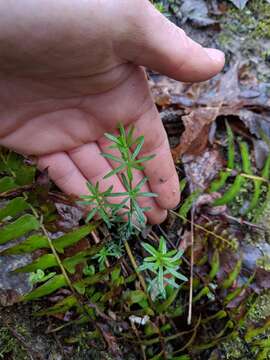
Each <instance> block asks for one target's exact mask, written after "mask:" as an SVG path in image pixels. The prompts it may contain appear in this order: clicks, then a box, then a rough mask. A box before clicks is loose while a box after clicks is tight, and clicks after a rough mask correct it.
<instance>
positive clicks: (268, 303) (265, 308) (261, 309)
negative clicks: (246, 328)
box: [247, 291, 270, 323]
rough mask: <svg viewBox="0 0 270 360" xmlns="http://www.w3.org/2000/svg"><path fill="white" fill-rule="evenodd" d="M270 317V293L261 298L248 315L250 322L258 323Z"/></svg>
mask: <svg viewBox="0 0 270 360" xmlns="http://www.w3.org/2000/svg"><path fill="white" fill-rule="evenodd" d="M268 317H270V291H267V292H265V293H264V294H263V295H261V296H259V297H258V298H257V299H256V301H255V303H254V304H253V306H252V307H251V309H250V311H249V313H248V318H247V320H248V321H252V322H254V323H257V322H259V321H261V320H265V319H267V318H268Z"/></svg>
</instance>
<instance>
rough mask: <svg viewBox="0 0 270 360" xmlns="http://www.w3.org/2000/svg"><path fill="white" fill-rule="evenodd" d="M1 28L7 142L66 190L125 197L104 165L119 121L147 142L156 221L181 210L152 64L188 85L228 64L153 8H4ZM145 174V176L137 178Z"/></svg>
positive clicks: (123, 0)
mask: <svg viewBox="0 0 270 360" xmlns="http://www.w3.org/2000/svg"><path fill="white" fill-rule="evenodd" d="M0 10H1V14H4V15H3V16H2V20H1V24H0V52H1V59H0V90H1V91H0V144H1V145H3V146H6V147H8V148H10V149H12V150H15V151H17V152H19V153H22V154H27V155H35V156H37V159H38V166H39V167H40V168H42V169H44V168H48V171H49V176H50V177H51V179H52V180H53V181H54V182H55V183H56V184H57V185H58V186H59V187H60V188H61V189H62V190H63V191H65V192H67V193H72V194H75V195H82V194H87V193H88V190H87V188H86V181H90V182H92V183H96V182H97V181H99V182H100V188H101V190H105V189H107V188H108V187H109V186H111V185H113V186H114V191H117V192H121V191H124V188H123V185H122V183H121V181H120V179H119V177H117V176H116V175H115V176H114V177H111V178H108V179H106V180H104V179H103V176H104V175H105V174H106V173H108V172H109V171H110V170H111V169H112V167H114V166H115V165H116V164H114V163H113V162H109V161H108V160H106V159H104V158H103V157H102V156H101V155H100V152H101V151H104V150H105V151H106V152H108V150H107V146H108V141H107V140H106V139H105V138H104V136H103V134H104V133H105V132H113V131H115V129H116V127H117V124H118V123H119V122H121V123H123V124H124V125H125V126H129V125H132V124H133V125H134V126H135V129H136V131H135V134H134V136H138V135H144V137H145V144H144V147H143V150H142V156H145V155H146V154H147V155H148V154H156V156H155V158H154V159H153V160H151V161H149V162H148V163H146V164H145V171H144V173H145V175H146V176H147V177H148V178H149V183H148V184H147V185H145V188H144V189H143V191H149V188H150V189H151V191H152V192H155V193H157V194H158V195H159V197H158V198H156V199H152V198H143V199H141V200H140V201H141V206H150V207H151V208H152V210H151V211H149V212H148V213H147V214H146V215H147V217H148V220H149V221H150V222H151V223H159V222H161V221H163V220H164V219H165V217H166V213H167V211H166V209H169V208H173V207H175V206H176V205H177V204H178V202H179V197H180V194H179V181H178V177H177V174H176V171H175V167H174V163H173V160H172V157H171V153H170V148H169V144H168V139H167V136H166V133H165V130H164V127H163V125H162V122H161V120H160V117H159V114H158V112H157V110H156V107H155V105H154V102H153V100H152V97H151V94H150V92H149V89H148V84H147V79H146V76H145V72H144V70H143V68H142V67H141V66H146V67H148V68H151V69H153V70H156V71H158V72H160V73H163V74H166V75H168V76H170V77H172V78H174V79H177V80H181V81H201V80H206V79H208V78H210V77H212V76H214V75H215V74H216V73H218V72H219V71H220V70H221V69H222V67H223V65H224V57H223V54H222V53H221V52H219V51H217V50H213V49H204V48H202V47H201V46H200V45H198V44H197V43H195V42H193V41H192V40H191V39H189V38H188V37H187V36H186V35H185V33H184V32H183V31H182V30H180V29H179V28H177V27H176V26H175V25H173V24H172V23H171V22H169V21H168V20H167V19H166V18H165V17H164V16H162V15H161V14H160V13H159V12H158V11H157V10H156V9H155V8H154V7H153V6H152V5H151V4H150V2H149V1H147V0H84V1H83V0H81V1H78V0H73V1H72V0H70V1H67V0H57V1H54V0H47V1H43V2H41V1H39V2H37V1H35V0H25V1H24V2H23V3H21V2H18V1H15V0H14V1H9V2H2V4H0ZM142 176H144V175H143V174H142V173H140V172H138V173H137V174H136V177H137V179H140V178H141V177H142Z"/></svg>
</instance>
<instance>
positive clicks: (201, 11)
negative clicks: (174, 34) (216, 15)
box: [180, 0, 217, 27]
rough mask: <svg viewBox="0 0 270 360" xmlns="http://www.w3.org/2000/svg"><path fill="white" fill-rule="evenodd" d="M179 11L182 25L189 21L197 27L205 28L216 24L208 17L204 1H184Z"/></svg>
mask: <svg viewBox="0 0 270 360" xmlns="http://www.w3.org/2000/svg"><path fill="white" fill-rule="evenodd" d="M180 11H181V13H182V16H183V18H182V22H183V23H185V22H186V21H187V20H190V21H191V22H192V24H193V25H194V26H197V27H206V26H209V25H214V24H216V23H217V21H216V20H214V19H211V18H210V17H209V16H208V8H207V5H206V2H205V1H204V0H184V1H183V2H182V6H181V8H180Z"/></svg>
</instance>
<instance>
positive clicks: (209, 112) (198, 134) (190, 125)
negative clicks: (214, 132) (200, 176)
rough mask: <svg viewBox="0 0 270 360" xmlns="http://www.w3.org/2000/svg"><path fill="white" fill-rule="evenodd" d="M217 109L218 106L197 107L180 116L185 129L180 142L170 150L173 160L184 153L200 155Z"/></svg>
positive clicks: (217, 111) (206, 141)
mask: <svg viewBox="0 0 270 360" xmlns="http://www.w3.org/2000/svg"><path fill="white" fill-rule="evenodd" d="M219 111H220V109H219V108H218V107H217V108H214V107H213V108H210V107H207V108H198V109H196V110H193V111H191V113H190V114H188V115H186V116H183V117H182V120H183V123H184V126H185V131H184V133H183V135H182V137H181V140H180V144H179V145H178V146H177V147H176V148H174V149H173V150H172V154H173V157H174V160H175V161H177V159H178V158H179V156H182V155H183V154H185V153H187V154H190V155H200V154H201V153H202V152H203V151H204V150H205V149H206V147H207V144H208V133H209V129H210V125H211V124H212V122H213V121H215V120H216V118H217V116H218V114H219Z"/></svg>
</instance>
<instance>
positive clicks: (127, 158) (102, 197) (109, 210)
mask: <svg viewBox="0 0 270 360" xmlns="http://www.w3.org/2000/svg"><path fill="white" fill-rule="evenodd" d="M134 130H135V129H134V127H131V128H130V129H129V130H128V131H126V130H125V129H124V127H123V126H122V125H119V135H118V136H115V135H112V134H105V136H106V137H107V139H108V140H110V142H111V143H112V145H110V146H109V148H108V149H113V150H117V151H118V152H119V154H120V156H115V155H112V154H110V153H102V155H103V156H104V158H106V159H108V160H111V161H114V162H115V163H118V164H119V165H118V166H117V167H116V168H115V169H114V170H112V171H110V172H109V173H108V174H106V175H105V176H104V179H107V178H109V177H111V176H114V175H116V174H118V175H119V176H120V177H121V180H122V183H123V185H124V187H125V190H126V191H124V192H120V193H118V192H114V191H113V187H110V188H109V189H107V190H106V191H104V192H100V191H99V184H98V183H97V184H95V185H94V184H88V189H89V191H90V195H87V196H83V199H84V201H83V204H85V205H89V206H93V209H92V210H91V211H90V213H89V215H88V217H87V219H88V220H91V219H92V218H93V217H94V216H95V215H96V214H98V215H99V216H100V217H101V218H102V219H103V221H104V222H105V223H106V224H107V226H108V227H109V228H110V227H111V226H112V224H113V223H117V224H122V226H121V232H122V234H126V235H125V237H126V238H128V237H129V236H130V235H131V234H132V233H133V230H134V221H135V222H137V223H138V224H139V225H140V226H141V227H144V226H145V216H144V212H146V211H148V210H149V208H141V207H140V205H139V203H138V198H139V197H155V196H157V195H156V194H154V193H151V192H144V191H142V190H141V189H142V187H143V186H144V184H145V183H146V182H147V177H144V178H142V179H141V180H140V181H139V182H137V183H136V182H135V177H134V171H136V170H143V169H144V166H143V163H145V162H146V161H149V160H151V159H152V158H153V157H154V155H150V156H143V157H140V156H139V155H140V152H141V150H142V147H143V144H144V137H143V136H139V137H138V138H135V139H134V137H133V134H134ZM133 148H134V150H133V151H132V149H133ZM112 198H121V201H120V203H118V204H114V203H112V201H110V200H112ZM125 217H126V218H127V220H126V221H125V222H123V219H124V218H125Z"/></svg>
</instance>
